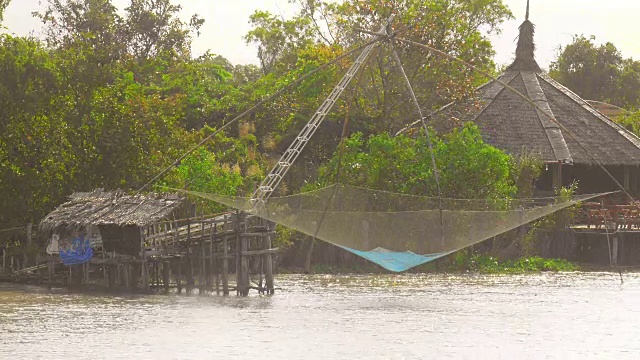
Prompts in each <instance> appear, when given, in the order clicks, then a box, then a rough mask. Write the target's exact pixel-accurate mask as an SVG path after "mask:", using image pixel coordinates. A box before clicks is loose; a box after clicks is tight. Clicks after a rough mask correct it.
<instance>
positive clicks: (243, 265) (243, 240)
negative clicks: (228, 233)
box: [238, 226, 250, 296]
mask: <svg viewBox="0 0 640 360" xmlns="http://www.w3.org/2000/svg"><path fill="white" fill-rule="evenodd" d="M242 230H243V231H242V232H243V234H241V237H240V250H239V251H238V252H239V253H240V272H241V274H242V276H241V279H242V285H241V286H238V287H239V288H240V289H241V291H240V295H242V296H247V295H249V256H247V255H246V254H245V253H246V252H247V251H248V250H249V241H250V238H249V237H248V236H246V231H244V230H245V229H244V226H243V227H242ZM243 235H244V236H243Z"/></svg>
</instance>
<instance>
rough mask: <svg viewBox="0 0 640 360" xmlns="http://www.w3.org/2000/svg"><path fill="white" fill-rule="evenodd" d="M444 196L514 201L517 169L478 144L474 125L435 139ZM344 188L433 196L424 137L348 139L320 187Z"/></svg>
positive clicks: (357, 136)
mask: <svg viewBox="0 0 640 360" xmlns="http://www.w3.org/2000/svg"><path fill="white" fill-rule="evenodd" d="M432 143H433V151H434V155H435V159H436V164H437V167H438V169H439V171H440V185H441V188H442V195H443V196H444V197H448V198H456V199H472V198H481V199H504V198H510V197H513V196H514V195H516V191H517V188H516V186H515V179H516V177H517V174H516V171H515V170H516V168H517V167H516V166H515V163H514V161H513V159H512V158H511V157H510V156H509V155H507V154H505V153H504V152H502V151H500V150H498V149H496V148H494V147H492V146H490V145H487V144H486V143H484V142H483V141H482V138H481V136H480V131H479V130H478V128H477V127H476V126H475V125H474V124H472V123H468V124H466V125H465V126H464V127H463V128H462V129H459V130H455V131H454V132H452V133H451V134H446V135H444V136H442V137H433V138H432ZM333 182H342V183H347V184H350V185H356V186H362V187H367V188H372V189H379V190H386V191H392V192H399V193H405V194H419V195H427V196H437V195H438V192H437V188H436V181H435V174H434V171H433V168H432V165H431V156H430V150H429V147H428V145H427V141H426V137H425V136H424V135H422V136H416V137H409V136H405V135H399V136H395V137H392V136H390V135H388V134H386V133H383V134H379V135H375V136H371V137H370V138H368V139H367V140H364V139H363V135H362V134H361V133H356V134H354V135H352V136H351V137H350V138H348V139H347V140H346V141H345V143H344V147H341V149H339V150H338V151H336V154H335V155H334V157H333V158H332V159H331V161H330V162H329V163H328V164H327V165H326V166H323V167H322V168H321V169H320V184H323V185H325V184H330V183H333Z"/></svg>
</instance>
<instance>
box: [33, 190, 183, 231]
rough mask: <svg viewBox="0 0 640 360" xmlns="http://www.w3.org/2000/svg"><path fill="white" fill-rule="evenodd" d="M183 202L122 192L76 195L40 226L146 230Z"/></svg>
mask: <svg viewBox="0 0 640 360" xmlns="http://www.w3.org/2000/svg"><path fill="white" fill-rule="evenodd" d="M182 202H183V199H182V198H180V197H179V196H178V195H175V194H171V195H162V196H161V195H157V194H152V195H136V196H131V195H125V194H124V193H123V192H122V191H115V192H105V191H103V190H101V189H99V190H95V191H93V192H88V193H87V192H78V193H75V194H73V195H71V197H70V200H69V201H68V202H66V203H64V204H62V205H60V206H59V207H58V208H57V209H55V210H54V211H52V212H51V213H49V215H47V216H46V217H45V218H44V220H42V222H41V223H40V227H41V228H42V229H43V230H45V231H46V230H52V229H54V228H57V227H59V226H72V227H83V226H87V225H117V226H128V225H134V226H145V225H150V224H152V223H154V222H157V221H160V220H162V219H164V218H166V217H167V216H169V215H170V214H171V213H172V212H173V211H174V210H175V209H176V208H178V207H179V206H180V205H181V204H182Z"/></svg>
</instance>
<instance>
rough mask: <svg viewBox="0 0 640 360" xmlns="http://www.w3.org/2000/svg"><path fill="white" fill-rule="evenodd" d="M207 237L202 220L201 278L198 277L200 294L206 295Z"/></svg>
mask: <svg viewBox="0 0 640 360" xmlns="http://www.w3.org/2000/svg"><path fill="white" fill-rule="evenodd" d="M205 239H206V238H205V233H204V222H202V223H201V226H200V279H198V292H199V293H200V295H204V289H205V283H206V278H205V276H206V275H205V270H206V266H207V263H206V262H205V261H206V259H205Z"/></svg>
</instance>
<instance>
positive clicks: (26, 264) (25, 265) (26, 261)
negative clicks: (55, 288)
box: [22, 223, 37, 269]
mask: <svg viewBox="0 0 640 360" xmlns="http://www.w3.org/2000/svg"><path fill="white" fill-rule="evenodd" d="M32 230H33V224H32V223H28V224H27V227H26V229H25V232H26V233H27V248H26V249H25V250H26V251H25V252H24V259H23V261H22V268H23V269H26V268H28V267H29V264H30V263H31V262H30V261H29V257H28V254H29V251H30V250H31V232H32ZM36 265H37V264H36Z"/></svg>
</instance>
